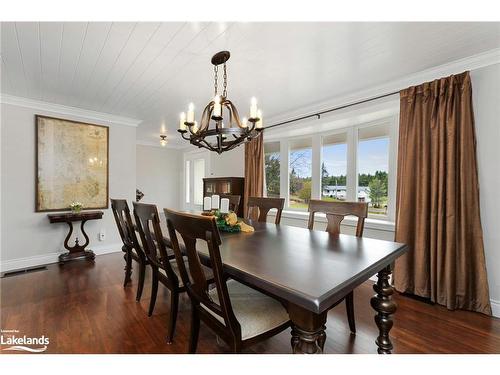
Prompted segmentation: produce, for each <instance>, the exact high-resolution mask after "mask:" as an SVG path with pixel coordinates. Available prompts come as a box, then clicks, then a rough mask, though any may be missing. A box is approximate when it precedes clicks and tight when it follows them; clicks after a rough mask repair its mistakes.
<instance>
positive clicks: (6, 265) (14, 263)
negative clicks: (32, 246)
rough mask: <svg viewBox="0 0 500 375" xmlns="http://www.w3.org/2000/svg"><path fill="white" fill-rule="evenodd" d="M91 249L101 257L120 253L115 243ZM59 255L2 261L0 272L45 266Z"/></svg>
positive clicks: (120, 249) (58, 253) (118, 244)
mask: <svg viewBox="0 0 500 375" xmlns="http://www.w3.org/2000/svg"><path fill="white" fill-rule="evenodd" d="M91 249H92V251H93V252H94V253H95V255H103V254H109V253H115V252H119V251H122V244H121V243H116V244H109V245H100V246H99V245H98V246H91ZM60 254H61V253H60V252H56V253H48V254H43V255H35V256H32V257H26V258H19V259H12V260H6V261H2V262H0V272H8V271H13V270H20V269H24V268H29V267H37V266H43V265H46V264H51V263H57V262H58V261H59V259H58V257H59V255H60Z"/></svg>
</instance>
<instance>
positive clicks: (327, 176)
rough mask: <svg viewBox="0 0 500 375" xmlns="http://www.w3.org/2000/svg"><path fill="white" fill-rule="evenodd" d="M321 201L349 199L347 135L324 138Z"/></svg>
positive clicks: (333, 135) (341, 134)
mask: <svg viewBox="0 0 500 375" xmlns="http://www.w3.org/2000/svg"><path fill="white" fill-rule="evenodd" d="M321 155H322V160H321V199H322V200H324V201H345V200H346V199H347V133H339V134H332V135H328V136H325V137H323V142H322V148H321Z"/></svg>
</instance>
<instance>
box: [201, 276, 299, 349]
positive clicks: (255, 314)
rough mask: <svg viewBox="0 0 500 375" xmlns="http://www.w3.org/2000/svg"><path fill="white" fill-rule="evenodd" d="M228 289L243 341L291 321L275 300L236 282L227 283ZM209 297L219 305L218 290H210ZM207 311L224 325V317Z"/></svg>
mask: <svg viewBox="0 0 500 375" xmlns="http://www.w3.org/2000/svg"><path fill="white" fill-rule="evenodd" d="M227 289H228V292H229V298H230V300H231V305H232V307H233V311H234V315H235V316H236V319H237V320H238V322H239V323H240V326H241V338H242V340H247V339H250V338H252V337H255V336H258V335H260V334H262V333H265V332H267V331H270V330H272V329H274V328H276V327H279V326H280V325H282V324H284V323H286V322H288V321H289V317H288V313H287V311H286V309H285V308H284V307H283V305H282V304H281V303H280V302H278V301H277V300H275V299H274V298H271V297H268V296H266V295H265V294H262V293H260V292H259V291H257V290H255V289H252V288H250V287H248V286H246V285H244V284H241V283H239V282H237V281H235V280H229V281H228V282H227ZM209 295H210V297H211V298H212V300H213V301H214V302H216V303H219V297H218V295H217V289H216V288H214V289H212V290H210V291H209ZM201 306H202V307H203V305H201ZM205 310H207V311H208V312H209V313H210V314H211V315H213V316H214V317H215V318H217V320H219V321H220V322H221V323H222V324H224V319H223V318H222V317H220V316H218V315H217V314H215V313H213V312H212V311H211V310H209V309H207V308H205Z"/></svg>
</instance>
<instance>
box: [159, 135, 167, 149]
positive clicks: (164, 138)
mask: <svg viewBox="0 0 500 375" xmlns="http://www.w3.org/2000/svg"><path fill="white" fill-rule="evenodd" d="M167 142H168V141H167V136H166V135H160V145H162V146H163V147H165V146H166V145H167Z"/></svg>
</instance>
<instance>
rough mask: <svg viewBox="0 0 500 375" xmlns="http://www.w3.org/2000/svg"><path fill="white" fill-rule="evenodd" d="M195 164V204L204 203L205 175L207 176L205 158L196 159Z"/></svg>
mask: <svg viewBox="0 0 500 375" xmlns="http://www.w3.org/2000/svg"><path fill="white" fill-rule="evenodd" d="M193 164H194V166H193V190H194V199H193V200H194V204H196V205H200V206H201V205H203V177H205V159H196V160H195V161H194V163H193Z"/></svg>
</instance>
